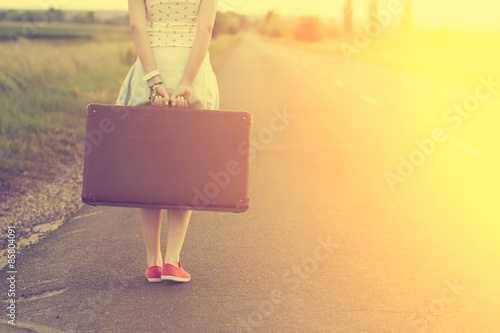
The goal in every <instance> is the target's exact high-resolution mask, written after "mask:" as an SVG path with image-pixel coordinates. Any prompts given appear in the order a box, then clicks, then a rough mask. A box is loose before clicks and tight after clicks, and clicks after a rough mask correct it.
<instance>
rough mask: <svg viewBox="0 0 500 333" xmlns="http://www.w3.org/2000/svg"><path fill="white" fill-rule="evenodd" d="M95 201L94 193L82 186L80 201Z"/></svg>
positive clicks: (88, 202)
mask: <svg viewBox="0 0 500 333" xmlns="http://www.w3.org/2000/svg"><path fill="white" fill-rule="evenodd" d="M95 201H96V198H95V193H94V192H92V191H90V190H88V189H86V188H84V189H83V190H82V202H84V203H86V204H93V203H94V202H95Z"/></svg>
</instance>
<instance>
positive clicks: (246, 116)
mask: <svg viewBox="0 0 500 333" xmlns="http://www.w3.org/2000/svg"><path fill="white" fill-rule="evenodd" d="M241 120H243V122H244V123H245V124H247V125H252V124H253V116H252V114H251V113H249V112H243V116H242V118H241Z"/></svg>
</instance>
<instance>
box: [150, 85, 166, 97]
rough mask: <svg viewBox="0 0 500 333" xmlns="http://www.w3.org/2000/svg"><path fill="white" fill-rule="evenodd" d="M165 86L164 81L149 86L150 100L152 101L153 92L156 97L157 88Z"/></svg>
mask: <svg viewBox="0 0 500 333" xmlns="http://www.w3.org/2000/svg"><path fill="white" fill-rule="evenodd" d="M161 85H163V81H160V82H156V83H154V84H153V85H150V86H149V100H151V92H152V91H154V93H153V96H155V95H156V88H157V87H159V86H161Z"/></svg>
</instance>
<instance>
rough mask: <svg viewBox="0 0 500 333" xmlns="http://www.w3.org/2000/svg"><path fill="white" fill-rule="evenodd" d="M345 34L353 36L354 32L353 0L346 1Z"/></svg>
mask: <svg viewBox="0 0 500 333" xmlns="http://www.w3.org/2000/svg"><path fill="white" fill-rule="evenodd" d="M343 23H344V34H345V35H348V36H349V35H351V34H352V32H353V30H354V21H353V18H352V0H346V2H345V4H344V19H343Z"/></svg>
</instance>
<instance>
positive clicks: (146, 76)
mask: <svg viewBox="0 0 500 333" xmlns="http://www.w3.org/2000/svg"><path fill="white" fill-rule="evenodd" d="M159 74H160V72H159V71H158V70H157V69H155V70H154V71H152V72H151V73H148V74H146V75H144V77H143V78H142V80H143V81H147V80H149V79H152V78H153V77H155V76H156V75H159Z"/></svg>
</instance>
